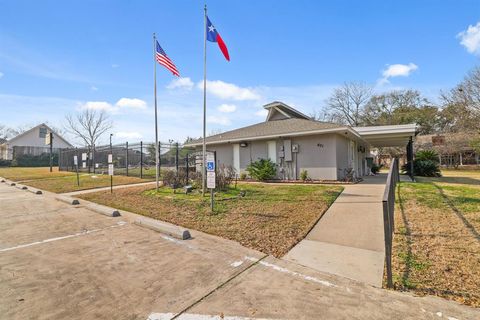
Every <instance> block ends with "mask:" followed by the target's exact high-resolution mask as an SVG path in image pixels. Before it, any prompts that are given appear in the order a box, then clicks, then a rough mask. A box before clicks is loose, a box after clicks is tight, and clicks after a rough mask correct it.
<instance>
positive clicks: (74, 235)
mask: <svg viewBox="0 0 480 320" xmlns="http://www.w3.org/2000/svg"><path fill="white" fill-rule="evenodd" d="M125 224H127V223H126V222H125V221H118V222H117V224H115V225H112V226H108V227H105V228H100V229H92V230H85V231H82V232H78V233H74V234H69V235H66V236H61V237H55V238H50V239H45V240H41V241H35V242H31V243H25V244H21V245H18V246H14V247H10V248H4V249H0V253H2V252H7V251H12V250H17V249H23V248H27V247H32V246H36V245H39V244H44V243H49V242H54V241H59V240H65V239H70V238H75V237H79V236H85V235H87V234H91V233H95V232H99V231H102V230H107V229H111V228H117V227H120V226H123V225H125Z"/></svg>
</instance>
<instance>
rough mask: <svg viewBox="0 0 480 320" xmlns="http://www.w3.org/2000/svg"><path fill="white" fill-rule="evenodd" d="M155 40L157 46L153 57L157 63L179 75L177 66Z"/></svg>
mask: <svg viewBox="0 0 480 320" xmlns="http://www.w3.org/2000/svg"><path fill="white" fill-rule="evenodd" d="M156 42H157V47H156V50H155V51H156V53H155V58H156V59H157V61H158V63H160V64H161V65H162V66H164V67H165V68H167V69H168V70H170V71H171V72H172V73H173V74H174V75H176V76H177V77H180V73H179V72H178V69H177V67H176V66H175V64H174V63H173V62H172V60H170V58H169V57H167V54H166V53H165V51H163V49H162V47H160V44H159V43H158V41H156Z"/></svg>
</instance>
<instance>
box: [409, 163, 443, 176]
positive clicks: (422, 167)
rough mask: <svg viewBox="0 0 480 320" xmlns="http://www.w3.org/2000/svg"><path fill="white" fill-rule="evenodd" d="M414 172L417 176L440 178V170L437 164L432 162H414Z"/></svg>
mask: <svg viewBox="0 0 480 320" xmlns="http://www.w3.org/2000/svg"><path fill="white" fill-rule="evenodd" d="M413 172H414V173H415V175H416V176H423V177H440V176H441V175H442V174H441V173H440V168H439V166H438V163H437V162H434V161H432V160H416V159H415V160H414V161H413Z"/></svg>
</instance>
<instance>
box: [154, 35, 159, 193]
mask: <svg viewBox="0 0 480 320" xmlns="http://www.w3.org/2000/svg"><path fill="white" fill-rule="evenodd" d="M156 43H157V39H156V37H155V33H153V78H154V80H153V93H154V96H155V181H156V185H157V189H156V190H157V192H158V184H159V182H158V180H159V179H158V178H159V172H158V171H159V170H158V163H159V160H160V159H159V158H160V157H159V152H160V150H158V119H157V59H156V51H157V50H156Z"/></svg>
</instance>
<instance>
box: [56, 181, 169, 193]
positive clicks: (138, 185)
mask: <svg viewBox="0 0 480 320" xmlns="http://www.w3.org/2000/svg"><path fill="white" fill-rule="evenodd" d="M155 184H156V182H155V181H149V182H140V183H130V184H121V185H116V186H113V188H112V189H113V190H116V189H125V188H134V187H141V186H149V185H152V186H154V185H155ZM160 184H161V182H160ZM109 190H110V187H101V188H93V189H85V190H79V191H72V192H65V193H61V194H63V195H65V196H76V195H79V194H85V193H92V192H99V191H109Z"/></svg>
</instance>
